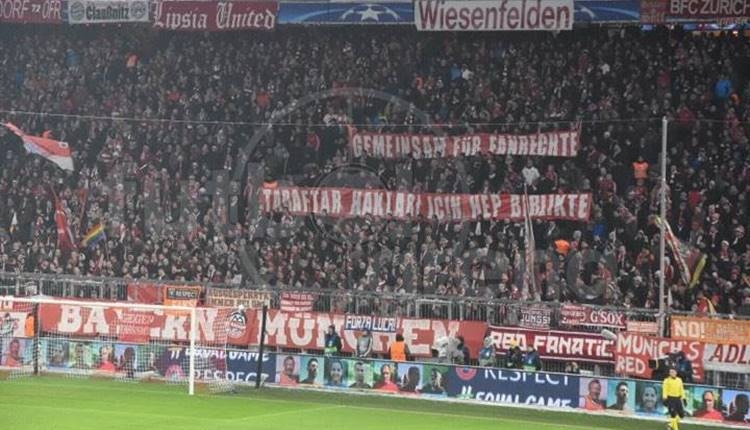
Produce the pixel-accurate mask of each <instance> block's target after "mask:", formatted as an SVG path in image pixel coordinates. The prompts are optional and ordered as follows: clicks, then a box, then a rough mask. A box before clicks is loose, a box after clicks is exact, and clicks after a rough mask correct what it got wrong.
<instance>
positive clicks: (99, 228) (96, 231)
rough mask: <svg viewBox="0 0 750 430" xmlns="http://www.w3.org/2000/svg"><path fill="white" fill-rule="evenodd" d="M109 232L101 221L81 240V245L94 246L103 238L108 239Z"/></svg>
mask: <svg viewBox="0 0 750 430" xmlns="http://www.w3.org/2000/svg"><path fill="white" fill-rule="evenodd" d="M106 239H107V234H106V233H105V232H104V225H103V224H101V223H99V224H97V225H95V226H94V227H92V228H91V230H89V232H88V233H86V236H84V238H83V240H82V241H81V247H89V248H93V247H94V246H96V244H97V243H99V241H101V240H106Z"/></svg>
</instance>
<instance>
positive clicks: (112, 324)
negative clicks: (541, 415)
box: [40, 304, 487, 357]
mask: <svg viewBox="0 0 750 430" xmlns="http://www.w3.org/2000/svg"><path fill="white" fill-rule="evenodd" d="M231 314H232V313H231V310H229V309H225V308H224V309H220V308H198V311H197V318H198V321H197V329H198V330H197V333H198V339H197V342H198V343H201V344H222V343H229V344H232V345H248V344H254V345H257V344H258V343H259V342H260V337H259V336H260V333H259V331H260V329H259V327H260V326H261V318H262V312H261V311H257V310H246V311H245V313H244V315H243V318H242V319H243V320H244V321H245V327H244V329H243V327H239V326H238V324H237V321H238V320H237V318H232V316H231ZM40 316H41V318H40V319H41V324H42V330H44V331H47V332H51V333H59V334H63V335H71V336H109V337H117V336H125V337H126V338H129V339H136V338H137V339H141V340H142V336H144V335H145V333H146V332H147V333H148V336H149V339H151V340H166V341H172V342H187V341H189V340H190V317H189V315H184V314H174V313H172V312H166V311H146V310H132V309H130V310H127V311H126V310H124V309H116V308H102V307H95V306H85V305H75V306H73V305H58V304H44V305H42V306H41V308H40ZM345 322H346V315H343V314H329V313H315V312H309V313H308V312H300V313H292V312H283V311H279V310H271V311H269V312H268V320H267V321H266V334H267V337H266V344H267V345H269V346H280V347H285V348H299V349H318V350H322V349H323V347H324V341H325V332H326V329H327V328H328V326H330V325H331V324H333V325H335V326H336V327H337V328H338V329H339V334H340V335H341V340H342V344H343V350H344V351H345V352H353V351H354V350H355V348H356V343H357V333H356V332H355V331H346V330H343V327H344V324H345ZM486 329H487V324H486V323H483V322H479V321H447V320H429V319H419V318H397V332H399V333H401V334H403V336H404V339H405V340H406V343H407V344H408V345H409V349H410V351H411V352H412V353H413V354H414V355H416V356H419V357H430V347H431V346H432V345H433V344H434V342H435V339H438V338H440V337H443V336H458V335H461V336H463V337H464V339H465V342H466V345H467V346H468V347H469V350H470V352H471V355H472V357H476V356H477V354H478V352H479V350H480V349H481V347H482V340H483V338H484V333H485V331H486ZM395 336H396V333H373V334H372V337H373V342H374V343H373V352H375V353H378V354H384V353H386V352H387V351H388V347H389V345H390V344H391V342H393V341H394V339H395Z"/></svg>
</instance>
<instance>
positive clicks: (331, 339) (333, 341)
mask: <svg viewBox="0 0 750 430" xmlns="http://www.w3.org/2000/svg"><path fill="white" fill-rule="evenodd" d="M323 353H324V354H325V355H327V356H333V355H339V354H341V338H340V337H339V335H338V333H336V326H334V325H330V326H328V331H327V332H326V336H325V348H324V350H323Z"/></svg>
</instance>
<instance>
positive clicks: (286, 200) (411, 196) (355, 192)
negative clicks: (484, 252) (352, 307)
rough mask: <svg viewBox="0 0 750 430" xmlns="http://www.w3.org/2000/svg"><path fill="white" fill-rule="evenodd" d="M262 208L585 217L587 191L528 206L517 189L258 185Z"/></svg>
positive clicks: (447, 217) (411, 216)
mask: <svg viewBox="0 0 750 430" xmlns="http://www.w3.org/2000/svg"><path fill="white" fill-rule="evenodd" d="M260 200H261V201H260V204H261V208H262V210H263V211H264V212H274V211H283V212H288V213H289V214H291V215H297V216H309V215H316V216H324V217H331V218H364V217H374V218H387V219H398V220H415V219H418V218H419V217H422V219H424V220H433V219H436V220H438V221H441V222H445V221H459V222H461V221H476V220H477V219H484V220H498V221H505V220H507V221H522V220H523V219H524V217H525V215H526V211H527V210H528V212H529V213H530V215H531V218H533V219H542V220H571V221H587V220H588V219H589V215H590V213H591V194H534V195H529V196H528V206H527V205H526V203H525V202H524V198H523V196H522V195H520V194H428V193H409V192H403V191H390V190H377V189H373V190H368V189H352V188H302V187H277V188H268V187H266V188H263V189H262V190H261V195H260Z"/></svg>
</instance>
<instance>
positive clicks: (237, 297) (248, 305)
mask: <svg viewBox="0 0 750 430" xmlns="http://www.w3.org/2000/svg"><path fill="white" fill-rule="evenodd" d="M270 301H271V293H269V292H268V291H255V290H246V289H230V288H208V291H206V305H208V306H219V307H228V308H237V307H239V306H240V305H242V306H244V307H245V309H261V308H263V305H267V304H268V303H269V302H270Z"/></svg>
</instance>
